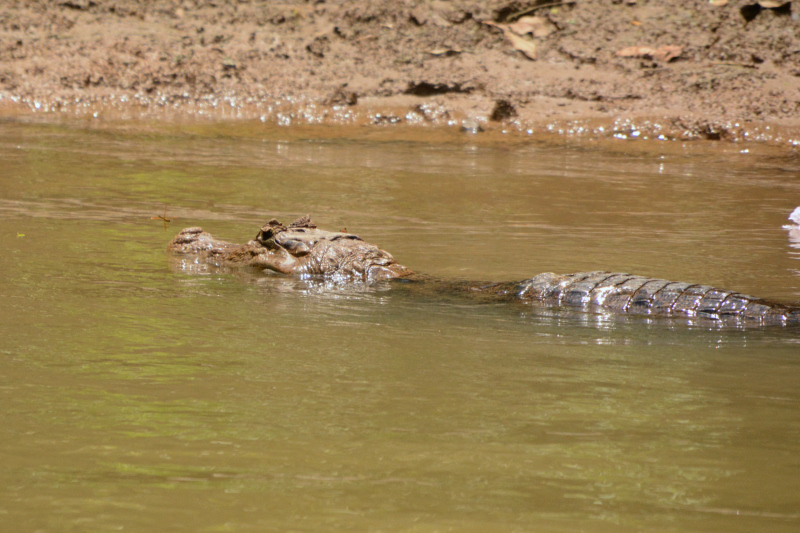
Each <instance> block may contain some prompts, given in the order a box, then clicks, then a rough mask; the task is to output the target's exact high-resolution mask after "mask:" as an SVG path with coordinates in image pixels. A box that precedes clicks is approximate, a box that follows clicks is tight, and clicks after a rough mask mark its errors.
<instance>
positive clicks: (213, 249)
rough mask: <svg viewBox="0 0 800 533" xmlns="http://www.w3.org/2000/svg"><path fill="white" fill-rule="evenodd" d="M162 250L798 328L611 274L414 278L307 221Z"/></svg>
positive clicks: (787, 320)
mask: <svg viewBox="0 0 800 533" xmlns="http://www.w3.org/2000/svg"><path fill="white" fill-rule="evenodd" d="M168 250H169V251H170V252H172V253H174V254H177V255H184V256H191V257H192V258H194V259H195V260H197V261H203V262H206V263H210V264H213V265H217V266H220V267H251V268H255V269H259V270H272V271H275V272H279V273H282V274H287V275H293V276H298V277H301V278H306V279H325V280H332V281H335V282H340V283H354V282H355V283H359V282H360V283H372V282H375V281H379V280H392V279H404V280H407V281H409V282H411V285H410V286H412V287H417V286H419V287H423V286H424V287H425V288H426V290H428V291H431V290H432V291H436V292H451V293H459V294H465V295H470V296H473V297H477V298H482V299H490V300H498V299H499V300H504V301H521V302H523V303H529V304H540V305H549V306H567V307H575V308H582V309H584V310H586V311H602V310H605V311H611V312H614V313H623V314H629V315H650V316H661V317H683V318H692V317H699V318H706V319H710V320H718V321H723V322H726V323H728V322H734V323H757V324H800V308H797V307H788V306H785V305H781V304H778V303H774V302H768V301H765V300H762V299H760V298H754V297H752V296H746V295H743V294H740V293H737V292H733V291H726V290H721V289H716V288H714V287H710V286H708V285H695V284H690V283H682V282H674V281H668V280H663V279H656V278H648V277H643V276H634V275H631V274H623V273H613V272H579V273H575V274H564V275H559V274H553V273H550V272H547V273H544V274H539V275H538V276H536V277H534V278H531V279H528V280H524V281H521V282H512V283H477V282H450V281H443V280H435V279H433V278H429V277H426V276H423V275H419V274H416V273H415V272H414V271H412V270H411V269H409V268H407V267H405V266H403V265H401V264H399V263H398V262H397V261H395V260H394V258H393V257H392V256H391V254H389V253H388V252H385V251H384V250H381V249H380V248H378V247H377V246H374V245H372V244H369V243H367V242H365V241H363V240H362V239H361V238H359V237H358V236H356V235H353V234H351V233H345V232H330V231H324V230H320V229H317V227H316V226H315V225H314V224H313V223H312V222H311V220H310V219H309V218H308V217H307V216H306V217H303V218H301V219H299V220H296V221H295V222H293V223H292V224H290V225H289V226H288V227H286V226H284V225H283V224H281V223H280V222H278V221H277V220H271V221H270V222H268V223H267V224H266V225H264V226H263V227H262V228H261V230H260V231H259V232H258V235H256V238H255V239H253V240H251V241H250V242H248V243H247V244H242V245H238V244H231V243H228V242H225V241H220V240H217V239H215V238H214V237H212V236H211V235H210V234H208V233H206V232H205V231H203V230H202V229H201V228H186V229H184V230H182V231H181V232H180V233H179V234H178V235H177V236H176V237H175V238H174V239H173V240H172V242H170V244H169V247H168Z"/></svg>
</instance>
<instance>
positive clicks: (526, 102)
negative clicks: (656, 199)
mask: <svg viewBox="0 0 800 533" xmlns="http://www.w3.org/2000/svg"><path fill="white" fill-rule="evenodd" d="M714 4H716V5H714ZM767 6H769V7H767ZM773 6H774V7H773ZM793 8H794V9H793ZM0 107H2V113H3V114H5V115H16V114H20V113H22V114H25V115H29V114H31V113H34V114H39V115H40V116H45V117H56V116H74V115H75V114H77V115H90V116H91V115H96V116H98V117H99V118H103V117H105V118H123V119H124V118H136V119H140V118H175V117H187V116H191V117H210V118H213V119H219V118H241V119H261V120H263V121H265V122H267V121H269V122H276V123H279V124H287V125H288V124H316V123H326V124H356V125H357V124H374V125H380V126H386V127H390V126H392V125H395V124H412V125H417V124H419V125H426V124H429V125H449V126H452V127H456V128H463V129H465V130H466V131H469V132H478V131H480V130H507V131H520V132H523V133H529V134H534V133H536V134H541V133H555V134H559V135H568V136H577V137H587V136H588V137H592V136H594V137H607V136H608V137H614V136H616V137H621V138H662V139H697V138H703V139H723V140H734V141H739V140H748V139H755V140H761V141H767V142H770V143H777V144H785V145H789V146H798V145H800V8H798V7H797V6H793V5H792V3H791V2H787V3H784V4H781V5H777V3H776V2H760V3H759V2H756V1H755V0H744V1H729V2H725V1H724V0H717V1H715V2H714V3H713V4H711V3H709V2H707V1H706V0H689V1H672V2H653V1H646V0H624V1H611V2H609V1H608V0H581V1H578V2H553V1H550V2H542V1H509V0H490V1H470V0H455V1H449V2H443V1H436V0H431V1H416V2H396V1H390V0H374V1H369V2H365V1H362V0H344V1H331V0H329V1H317V2H307V1H294V0H287V1H285V2H282V3H279V4H278V3H271V2H269V3H267V2H256V1H255V0H253V1H248V0H154V1H151V0H147V1H145V0H116V1H115V0H39V1H31V0H25V1H22V0H7V1H6V2H4V7H2V8H0Z"/></svg>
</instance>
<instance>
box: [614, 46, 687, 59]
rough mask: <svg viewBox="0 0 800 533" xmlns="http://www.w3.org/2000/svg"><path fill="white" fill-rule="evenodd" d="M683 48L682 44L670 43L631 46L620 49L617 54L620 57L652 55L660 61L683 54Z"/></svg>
mask: <svg viewBox="0 0 800 533" xmlns="http://www.w3.org/2000/svg"><path fill="white" fill-rule="evenodd" d="M681 52H683V48H681V47H680V46H674V45H668V46H661V47H659V48H652V47H650V46H629V47H627V48H623V49H622V50H619V51H618V52H617V53H616V55H617V56H619V57H644V56H650V57H652V58H653V59H658V60H659V61H669V60H671V59H675V58H676V57H678V56H680V55H681Z"/></svg>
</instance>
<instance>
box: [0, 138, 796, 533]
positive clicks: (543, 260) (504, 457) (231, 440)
mask: <svg viewBox="0 0 800 533" xmlns="http://www.w3.org/2000/svg"><path fill="white" fill-rule="evenodd" d="M277 135H279V134H278V133H275V132H274V131H271V130H270V131H266V132H265V133H264V136H263V137H259V136H258V135H255V134H254V135H253V136H252V137H244V138H242V137H241V136H240V137H236V138H227V137H225V136H214V135H212V134H202V135H201V134H194V135H188V134H186V135H182V134H177V133H176V134H170V135H166V134H164V135H155V134H152V133H148V134H141V135H140V134H134V133H127V134H122V133H109V132H97V131H95V132H89V131H80V130H76V131H72V130H65V129H60V128H54V127H49V126H22V125H17V124H2V125H0V151H2V156H3V161H4V169H3V176H2V178H1V179H2V184H3V187H2V189H0V227H2V228H3V229H4V231H3V232H2V233H0V245H1V246H2V248H3V250H5V253H4V254H0V274H2V276H3V280H4V282H3V283H2V284H0V297H1V298H2V302H3V304H2V306H0V338H2V339H3V341H2V343H0V412H1V413H2V424H0V458H1V459H2V465H3V468H2V469H0V523H3V525H4V526H6V528H8V529H9V530H14V531H32V530H37V529H39V530H44V531H51V530H52V531H63V530H77V531H81V530H88V531H109V530H118V529H123V530H127V531H130V530H134V531H138V530H142V531H144V530H148V531H152V530H176V529H183V530H193V531H195V530H196V531H220V530H222V531H225V530H232V531H265V530H267V531H271V530H279V531H284V530H307V531H331V530H347V531H352V530H387V531H434V530H452V531H512V530H520V531H532V530H536V531H540V530H543V531H577V530H581V529H583V530H587V531H615V532H616V531H742V532H745V531H761V530H766V531H787V532H788V531H796V530H797V528H798V526H800V512H799V511H798V509H800V499H799V497H798V494H800V490H799V489H800V482H799V481H798V480H800V476H798V471H797V465H796V460H795V458H796V457H797V456H798V452H800V444H799V443H800V414H798V413H800V410H798V407H800V392H798V391H800V386H799V385H800V358H798V356H797V355H798V344H800V335H799V334H798V331H797V330H796V329H791V328H754V329H748V330H735V329H734V330H731V329H726V328H716V327H710V326H709V324H707V323H701V322H697V323H691V322H689V323H687V322H686V321H684V322H681V323H678V322H670V321H665V320H654V319H648V318H646V317H639V318H635V317H622V318H619V317H617V318H614V317H611V316H608V315H593V314H583V313H575V312H566V311H563V310H554V309H547V308H534V307H524V306H509V305H505V304H497V303H474V302H469V301H466V300H463V299H459V298H454V297H447V296H442V295H433V294H431V295H420V294H414V293H413V292H408V291H403V290H395V289H394V288H392V286H391V284H381V285H377V286H372V287H364V286H361V287H350V288H346V287H340V286H339V287H331V286H325V285H319V284H315V283H313V282H311V281H308V280H294V279H289V278H285V277H280V276H275V275H254V274H253V273H247V272H220V271H215V270H213V269H200V270H190V271H186V270H181V269H179V268H174V266H175V265H173V264H171V259H170V258H169V257H168V256H167V255H166V253H165V247H166V244H167V242H168V241H169V239H170V238H171V237H172V235H173V234H174V233H177V231H178V230H179V229H180V227H183V226H192V225H200V226H203V227H204V228H206V229H207V230H209V231H211V232H212V233H214V234H215V235H217V236H219V237H220V238H224V239H227V240H231V241H238V242H242V241H244V240H246V239H249V238H251V237H252V236H253V235H254V234H255V231H256V230H257V228H258V227H260V225H261V224H263V223H264V221H266V220H268V219H269V218H272V217H273V216H275V217H278V218H286V219H290V218H292V217H293V216H298V215H302V214H305V213H311V214H312V215H315V218H316V219H317V222H319V223H320V224H324V225H326V226H331V227H345V226H346V227H347V228H348V229H350V230H351V231H354V232H355V233H358V234H361V235H362V236H363V237H364V238H366V239H368V240H370V241H372V242H375V243H376V244H378V245H380V246H382V247H383V248H385V249H387V250H389V251H391V252H392V254H393V255H395V257H397V258H398V260H400V261H401V262H403V263H404V264H407V265H409V266H411V267H412V268H414V269H415V270H418V271H420V272H426V273H430V274H432V275H436V276H442V277H448V278H461V279H490V280H498V281H499V280H513V279H524V278H527V277H531V276H532V275H533V274H536V273H538V272H542V271H550V270H552V271H577V270H592V269H597V268H607V269H610V270H626V271H635V272H641V273H643V274H650V275H657V276H662V277H667V278H673V279H685V280H687V281H699V282H704V283H713V284H715V285H719V286H722V287H728V288H731V289H736V290H740V291H742V292H747V293H753V294H755V295H758V296H763V297H768V298H773V299H777V300H781V301H786V302H792V301H797V300H800V280H798V278H797V276H795V275H794V273H793V269H796V258H795V257H793V256H791V255H790V253H791V252H793V250H792V249H791V248H789V247H788V246H787V242H786V234H785V230H782V229H781V225H782V224H783V222H784V219H785V216H786V215H785V213H786V212H787V211H789V210H790V209H791V208H792V207H793V206H791V207H788V206H787V201H788V200H787V199H788V198H797V197H798V195H797V192H798V191H797V189H798V187H800V184H798V183H796V182H795V181H794V180H793V179H792V178H791V177H792V176H796V172H797V170H799V169H798V168H797V167H796V165H797V162H796V161H793V160H790V159H780V158H774V157H770V158H764V159H761V158H759V157H757V156H756V155H754V154H752V153H751V154H749V155H748V156H743V155H741V156H738V155H731V154H723V155H719V154H717V155H715V154H714V153H713V152H712V153H702V152H701V153H694V152H693V151H692V150H693V149H692V148H691V147H690V148H687V149H686V150H685V151H680V150H675V149H673V151H672V152H670V153H667V154H648V153H642V152H639V153H636V154H628V155H625V154H613V153H606V152H599V151H593V150H590V149H588V148H581V149H574V150H569V149H564V148H559V147H553V146H544V145H530V146H517V147H508V146H505V147H502V146H501V147H494V146H467V145H462V144H451V145H439V146H428V145H417V144H413V143H393V142H382V143H368V142H352V141H330V140H327V141H324V142H318V141H314V140H313V139H312V140H301V139H289V140H279V139H275V137H276V136H277ZM165 203H168V204H169V206H170V207H169V214H170V215H174V216H175V217H177V218H178V220H177V221H175V222H172V223H171V224H170V225H169V230H168V231H167V232H164V230H163V224H162V222H161V221H158V220H151V219H150V217H152V216H154V215H156V214H159V213H160V212H163V211H162V210H163V205H164V204H165ZM18 233H19V234H23V235H24V237H17V234H18Z"/></svg>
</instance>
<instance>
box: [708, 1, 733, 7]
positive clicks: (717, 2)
mask: <svg viewBox="0 0 800 533" xmlns="http://www.w3.org/2000/svg"><path fill="white" fill-rule="evenodd" d="M729 1H730V0H711V2H709V3H710V4H711V5H712V6H714V7H722V6H724V5H727V4H728V2H729Z"/></svg>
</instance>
